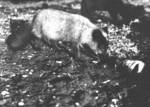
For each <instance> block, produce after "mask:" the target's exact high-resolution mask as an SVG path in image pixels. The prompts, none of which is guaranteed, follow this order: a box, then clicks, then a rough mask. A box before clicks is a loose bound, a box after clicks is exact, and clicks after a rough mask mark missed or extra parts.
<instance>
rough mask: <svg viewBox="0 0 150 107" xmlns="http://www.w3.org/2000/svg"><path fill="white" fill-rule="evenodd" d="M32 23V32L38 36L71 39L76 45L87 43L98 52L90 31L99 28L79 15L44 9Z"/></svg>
mask: <svg viewBox="0 0 150 107" xmlns="http://www.w3.org/2000/svg"><path fill="white" fill-rule="evenodd" d="M32 25H33V29H32V33H33V34H34V35H36V36H37V37H38V38H44V39H46V41H49V42H50V40H55V41H71V42H75V43H77V47H79V46H82V44H88V45H89V47H90V48H91V49H93V51H95V52H96V53H98V49H97V43H95V42H94V41H93V40H92V31H93V30H95V29H99V28H98V27H97V26H96V25H95V24H93V23H92V22H90V21H89V20H88V19H87V18H85V17H83V16H81V15H78V14H71V13H67V12H63V11H59V10H53V9H45V10H42V11H40V12H39V13H38V14H37V15H36V16H35V19H34V20H33V23H32ZM102 33H103V32H102Z"/></svg>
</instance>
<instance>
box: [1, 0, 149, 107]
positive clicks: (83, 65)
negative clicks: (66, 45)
mask: <svg viewBox="0 0 150 107" xmlns="http://www.w3.org/2000/svg"><path fill="white" fill-rule="evenodd" d="M42 3H43V2H36V3H35V2H32V3H31V2H30V3H29V2H28V3H20V4H12V3H11V2H9V1H7V2H6V1H0V87H1V88H0V107H149V106H150V95H149V94H150V91H149V87H148V86H149V85H150V83H149V75H148V74H149V73H148V71H149V64H150V63H149V59H150V57H149V51H150V49H149V48H150V46H149V45H150V39H149V37H148V36H144V37H141V36H139V35H137V34H135V33H134V32H132V31H131V29H130V26H128V25H124V26H122V27H121V28H117V27H115V26H114V25H110V24H106V23H97V25H98V26H100V27H104V26H107V27H108V32H109V34H108V37H107V40H108V41H109V47H108V50H107V54H108V55H109V56H111V57H110V59H107V60H106V59H105V58H104V59H103V58H102V59H101V60H100V61H97V60H96V59H94V58H91V57H88V56H86V55H85V54H82V55H81V58H80V59H79V58H75V59H74V58H72V57H70V56H69V55H68V54H67V53H65V52H64V51H61V50H60V51H55V50H54V49H53V48H50V47H47V46H45V45H43V44H42V43H41V45H42V51H35V50H33V49H32V48H31V47H30V46H28V47H27V48H26V49H25V50H23V51H19V52H17V53H15V54H12V53H11V52H10V51H9V50H7V46H6V44H5V42H4V41H5V38H6V37H7V36H8V35H9V34H10V28H9V20H10V18H21V19H24V20H32V17H33V15H34V14H35V12H36V11H38V10H40V9H41V5H42ZM48 4H49V8H55V9H60V10H64V11H67V12H71V13H77V14H80V0H76V1H74V0H70V1H68V0H58V1H56V0H54V1H51V2H49V3H48ZM114 57H115V58H117V59H119V61H123V60H124V59H133V60H134V59H136V60H142V61H144V62H145V63H146V68H145V69H144V71H143V72H144V73H142V74H132V73H130V71H129V70H128V69H126V68H119V65H117V63H116V62H115V61H114V60H113V58H114ZM116 66H117V67H116Z"/></svg>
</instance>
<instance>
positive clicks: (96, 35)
mask: <svg viewBox="0 0 150 107" xmlns="http://www.w3.org/2000/svg"><path fill="white" fill-rule="evenodd" d="M92 38H93V41H94V42H96V43H98V48H100V47H101V46H106V47H107V45H108V42H107V40H106V38H105V37H104V36H103V34H102V32H101V31H100V30H99V29H96V30H94V31H93V34H92Z"/></svg>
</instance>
